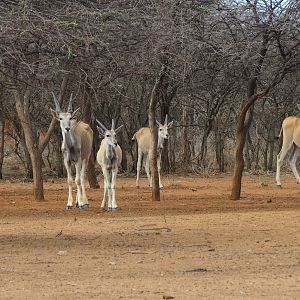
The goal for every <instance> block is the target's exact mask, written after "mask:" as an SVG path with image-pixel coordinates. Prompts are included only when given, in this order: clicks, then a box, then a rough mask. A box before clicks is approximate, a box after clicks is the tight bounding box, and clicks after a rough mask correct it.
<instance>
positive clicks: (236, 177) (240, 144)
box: [230, 68, 287, 200]
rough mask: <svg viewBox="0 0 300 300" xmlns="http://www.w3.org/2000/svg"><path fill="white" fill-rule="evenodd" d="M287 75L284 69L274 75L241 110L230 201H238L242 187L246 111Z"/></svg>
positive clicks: (247, 123) (246, 126)
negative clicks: (262, 89)
mask: <svg viewBox="0 0 300 300" xmlns="http://www.w3.org/2000/svg"><path fill="white" fill-rule="evenodd" d="M286 73H287V69H286V68H284V69H283V70H282V72H281V74H280V73H279V74H277V75H275V78H274V80H273V82H272V83H271V84H270V85H269V86H268V87H267V88H266V89H265V90H264V91H262V92H260V93H255V94H253V95H252V96H251V97H249V98H248V101H247V103H246V104H245V105H244V107H243V108H242V110H241V113H240V116H239V119H238V127H237V139H236V149H235V157H234V158H235V164H234V170H233V177H232V189H231V197H230V198H231V199H232V200H239V199H240V197H241V187H242V175H243V170H244V165H245V162H244V156H243V150H244V146H245V142H246V136H247V133H248V130H249V126H250V122H249V121H247V120H246V116H247V113H248V110H249V109H250V108H251V107H252V106H253V104H254V103H255V101H256V100H258V99H260V98H262V97H264V96H265V95H267V94H268V93H269V91H270V90H271V89H272V88H274V87H275V86H276V85H277V84H278V83H279V82H281V81H282V79H283V78H284V76H285V75H286ZM248 120H249V118H248Z"/></svg>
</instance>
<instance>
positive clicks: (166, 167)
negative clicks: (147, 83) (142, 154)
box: [160, 85, 170, 173]
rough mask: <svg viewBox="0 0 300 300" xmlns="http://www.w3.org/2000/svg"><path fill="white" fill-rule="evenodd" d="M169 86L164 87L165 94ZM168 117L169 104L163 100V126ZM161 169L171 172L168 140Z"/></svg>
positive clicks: (161, 117) (161, 114) (161, 112)
mask: <svg viewBox="0 0 300 300" xmlns="http://www.w3.org/2000/svg"><path fill="white" fill-rule="evenodd" d="M167 86H168V85H166V86H164V90H165V91H164V92H165V93H164V94H166V89H167ZM166 97H167V96H166V95H163V98H166ZM166 115H169V104H168V102H167V101H166V99H162V101H161V107H160V121H161V123H162V124H163V122H164V120H165V117H166ZM161 169H162V171H163V172H166V173H169V172H170V160H169V143H168V140H166V141H164V147H163V151H162V154H161Z"/></svg>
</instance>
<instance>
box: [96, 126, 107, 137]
mask: <svg viewBox="0 0 300 300" xmlns="http://www.w3.org/2000/svg"><path fill="white" fill-rule="evenodd" d="M96 127H97V130H98V132H99V135H101V136H104V134H105V132H104V130H103V129H102V128H101V127H99V126H96Z"/></svg>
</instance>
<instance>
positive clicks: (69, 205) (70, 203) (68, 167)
mask: <svg viewBox="0 0 300 300" xmlns="http://www.w3.org/2000/svg"><path fill="white" fill-rule="evenodd" d="M64 164H65V167H66V170H67V183H68V191H69V193H68V202H67V209H71V208H73V196H72V184H73V178H72V171H71V163H70V161H69V159H68V158H67V157H66V158H64Z"/></svg>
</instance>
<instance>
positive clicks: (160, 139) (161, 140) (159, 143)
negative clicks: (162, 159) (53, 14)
mask: <svg viewBox="0 0 300 300" xmlns="http://www.w3.org/2000/svg"><path fill="white" fill-rule="evenodd" d="M163 147H164V138H163V137H162V136H158V141H157V151H159V150H161V149H163Z"/></svg>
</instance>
